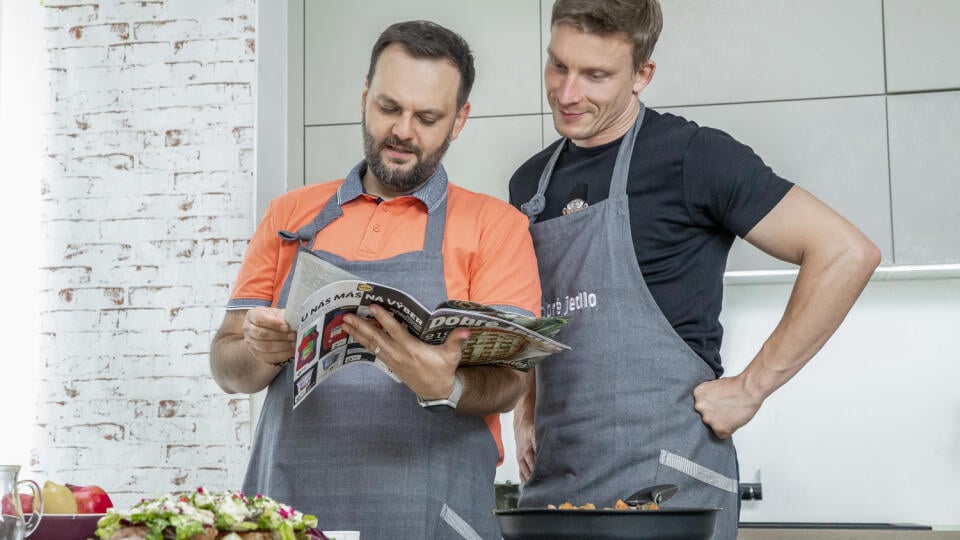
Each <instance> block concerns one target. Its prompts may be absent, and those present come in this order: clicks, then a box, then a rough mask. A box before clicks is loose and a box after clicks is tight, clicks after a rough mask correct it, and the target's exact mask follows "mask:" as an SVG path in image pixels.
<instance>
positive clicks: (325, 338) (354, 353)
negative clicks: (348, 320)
mask: <svg viewBox="0 0 960 540" xmlns="http://www.w3.org/2000/svg"><path fill="white" fill-rule="evenodd" d="M371 304H378V305H380V306H383V307H384V308H386V309H387V310H388V311H389V312H390V313H391V314H393V316H394V317H396V318H397V319H398V320H400V321H401V322H403V323H404V324H405V325H406V327H407V329H408V330H409V331H410V333H411V334H412V335H414V336H416V337H417V338H419V339H420V340H421V341H423V342H425V343H429V344H434V345H436V344H440V343H443V342H444V341H445V340H446V339H447V336H448V335H449V334H450V332H452V331H453V330H454V329H456V328H462V327H466V328H470V329H471V335H470V337H469V338H468V339H467V340H466V341H465V342H464V345H463V353H462V357H461V360H460V365H461V366H475V365H502V366H509V367H511V368H514V369H518V370H522V371H527V370H529V369H530V368H531V367H533V366H535V365H536V364H537V363H539V362H540V361H541V360H542V359H543V358H544V357H546V356H548V355H550V354H553V353H556V352H560V351H564V350H569V347H567V346H566V345H563V344H562V343H559V342H557V341H554V340H553V339H552V338H553V336H554V335H556V333H557V332H558V331H559V330H560V328H562V327H563V325H565V324H566V322H567V319H566V318H564V317H527V316H522V315H517V314H512V313H506V312H503V311H499V310H496V309H493V308H490V307H487V306H484V305H483V304H478V303H475V302H468V301H462V300H449V301H447V302H443V303H442V304H440V305H439V306H437V309H435V310H433V311H430V310H429V309H427V308H426V307H425V306H423V305H422V304H421V303H420V302H418V301H417V300H416V299H415V298H413V297H411V296H409V295H408V294H406V293H404V292H403V291H401V290H399V289H396V288H393V287H389V286H386V285H381V284H378V283H372V282H368V281H362V280H359V279H350V280H340V281H334V282H332V283H329V284H327V285H325V286H323V287H321V288H320V289H319V290H317V291H316V292H314V293H313V294H311V295H310V296H309V297H308V298H307V299H306V300H305V301H304V302H303V304H302V305H301V306H300V310H299V318H300V320H299V321H298V322H297V324H293V323H292V322H291V325H292V326H294V327H296V328H298V332H297V353H296V357H295V360H296V364H295V370H294V389H293V406H294V408H296V406H297V405H299V404H300V402H301V401H303V399H304V398H305V397H306V396H307V395H308V394H309V393H310V392H311V391H312V390H313V389H314V388H315V387H316V386H317V385H318V384H319V383H320V382H322V381H323V380H324V379H326V378H327V377H329V376H330V375H331V374H333V373H334V372H336V371H337V370H339V369H341V368H343V367H344V366H347V365H349V364H352V363H355V362H366V363H372V364H374V365H376V366H377V367H379V368H380V369H383V370H384V371H385V372H387V373H388V374H390V375H391V376H393V375H392V373H390V370H389V369H388V368H387V367H386V365H385V364H383V362H381V361H379V360H378V359H377V358H376V356H375V355H374V354H373V353H371V352H370V351H368V350H366V349H365V348H363V347H362V346H361V345H360V344H359V343H356V342H354V341H353V340H352V339H351V338H350V336H349V335H348V334H347V333H346V332H345V331H344V330H343V328H342V322H343V317H344V315H346V314H348V313H353V314H356V315H357V316H359V317H365V318H368V319H373V316H372V315H371V314H370V310H369V306H370V305H371ZM288 311H289V308H288ZM288 322H290V321H289V319H288Z"/></svg>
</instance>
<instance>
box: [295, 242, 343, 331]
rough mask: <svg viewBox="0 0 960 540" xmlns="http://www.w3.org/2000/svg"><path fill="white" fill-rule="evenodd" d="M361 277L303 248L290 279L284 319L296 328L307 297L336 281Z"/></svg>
mask: <svg viewBox="0 0 960 540" xmlns="http://www.w3.org/2000/svg"><path fill="white" fill-rule="evenodd" d="M346 279H360V278H358V277H357V276H355V275H353V274H351V273H350V272H347V271H346V270H343V269H341V268H339V267H338V266H336V265H334V264H333V263H330V262H327V261H325V260H323V259H321V258H320V256H318V255H317V254H315V253H313V252H312V251H309V250H307V249H303V248H301V249H300V250H298V251H297V259H296V262H295V263H294V266H293V277H292V278H291V279H290V292H289V293H287V305H286V306H285V307H284V309H285V310H286V311H285V313H284V319H285V320H286V321H287V323H288V324H289V325H290V328H296V327H297V325H298V324H299V322H300V308H301V307H302V306H303V304H304V302H305V301H306V299H307V297H308V296H310V295H311V294H313V293H314V292H316V291H318V290H320V289H322V288H323V287H324V286H325V285H328V284H330V283H333V282H334V281H340V280H346Z"/></svg>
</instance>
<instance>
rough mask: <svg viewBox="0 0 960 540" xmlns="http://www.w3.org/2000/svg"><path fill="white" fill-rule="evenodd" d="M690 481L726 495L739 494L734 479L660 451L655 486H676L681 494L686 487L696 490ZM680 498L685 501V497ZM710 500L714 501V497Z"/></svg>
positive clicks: (737, 483)
mask: <svg viewBox="0 0 960 540" xmlns="http://www.w3.org/2000/svg"><path fill="white" fill-rule="evenodd" d="M690 479H693V480H696V481H697V482H698V483H699V484H701V485H702V484H706V485H708V486H712V487H714V488H716V489H717V490H720V491H723V492H726V493H728V494H732V495H736V494H738V493H739V492H740V488H739V482H738V481H737V479H736V478H731V477H729V476H725V475H723V474H720V473H718V472H717V471H714V470H713V469H710V468H709V467H705V466H703V465H701V464H699V463H696V462H694V461H691V460H689V459H687V458H685V457H683V456H681V455H679V454H674V453H673V452H670V451H668V450H660V463H659V464H658V466H657V480H656V483H657V484H677V485H678V486H680V493H681V494H682V493H684V488H685V487H687V486H689V487H687V489H697V487H696V484H692V483H691V482H690ZM682 498H683V499H687V497H682ZM695 498H699V497H695ZM710 498H712V499H714V500H715V497H710Z"/></svg>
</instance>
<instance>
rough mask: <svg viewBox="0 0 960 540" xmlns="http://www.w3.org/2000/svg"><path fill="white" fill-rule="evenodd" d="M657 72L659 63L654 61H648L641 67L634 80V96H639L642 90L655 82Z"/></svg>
mask: <svg viewBox="0 0 960 540" xmlns="http://www.w3.org/2000/svg"><path fill="white" fill-rule="evenodd" d="M656 71H657V63H656V62H654V61H653V60H647V61H646V62H644V63H643V65H641V66H640V69H638V70H637V73H636V75H635V76H634V79H633V94H634V95H637V94H639V93H640V91H641V90H643V89H644V88H646V87H647V85H648V84H650V81H652V80H653V74H654V72H656Z"/></svg>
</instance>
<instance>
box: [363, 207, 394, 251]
mask: <svg viewBox="0 0 960 540" xmlns="http://www.w3.org/2000/svg"><path fill="white" fill-rule="evenodd" d="M390 205H391V201H380V202H379V203H378V204H377V207H376V209H375V210H374V211H373V212H372V213H371V214H370V220H369V221H368V222H367V228H366V232H365V233H364V235H363V240H362V241H361V242H360V246H359V248H358V252H360V253H361V254H363V255H364V256H368V257H379V256H380V254H381V252H382V250H383V246H384V243H385V241H386V232H387V231H388V230H389V227H390V223H391V221H392V220H393V219H394V218H395V217H396V213H395V212H391V211H390Z"/></svg>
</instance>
